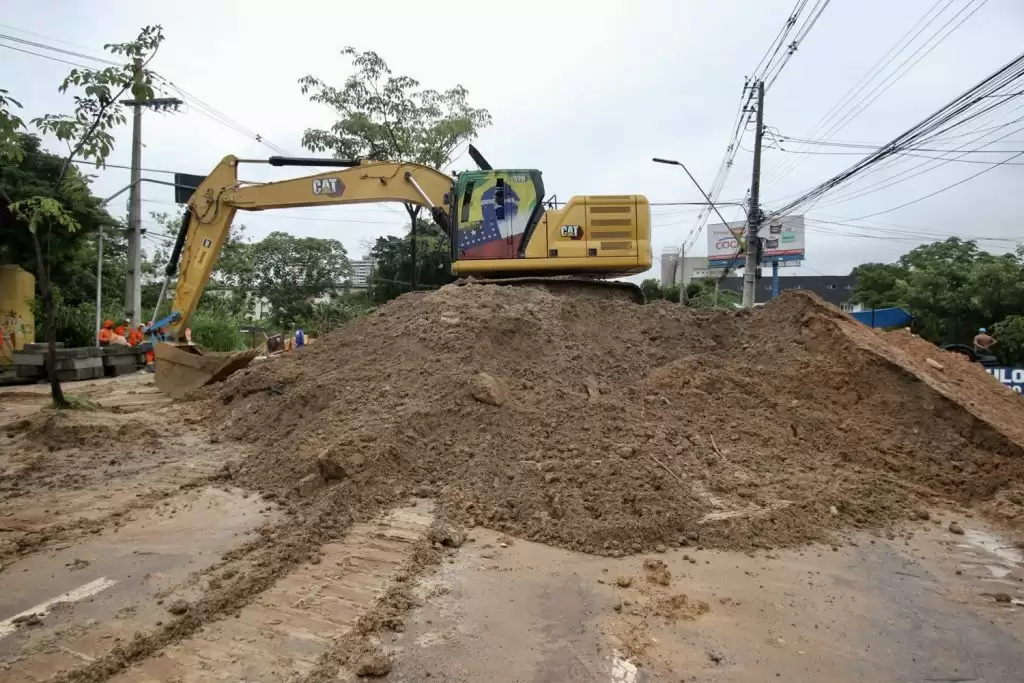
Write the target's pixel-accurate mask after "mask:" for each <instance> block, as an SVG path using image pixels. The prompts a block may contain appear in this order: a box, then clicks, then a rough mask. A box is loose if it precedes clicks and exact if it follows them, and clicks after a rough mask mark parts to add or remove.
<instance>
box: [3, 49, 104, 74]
mask: <svg viewBox="0 0 1024 683" xmlns="http://www.w3.org/2000/svg"><path fill="white" fill-rule="evenodd" d="M0 47H3V48H7V49H8V50H15V51H17V52H23V53H25V54H27V55H32V56H33V57H42V58H43V59H49V60H50V61H53V62H60V63H61V64H70V65H71V66H77V67H79V68H81V69H90V68H92V67H88V66H86V65H84V64H78V63H77V62H69V61H68V60H66V59H61V58H60V57H53V56H51V55H44V54H41V53H39V52H32V51H31V50H24V49H22V48H20V47H14V46H13V45H4V44H3V43H0Z"/></svg>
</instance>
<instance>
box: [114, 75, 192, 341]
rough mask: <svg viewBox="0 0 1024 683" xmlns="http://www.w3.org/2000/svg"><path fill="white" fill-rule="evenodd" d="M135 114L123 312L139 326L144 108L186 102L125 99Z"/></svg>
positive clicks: (138, 78) (173, 106) (138, 79)
mask: <svg viewBox="0 0 1024 683" xmlns="http://www.w3.org/2000/svg"><path fill="white" fill-rule="evenodd" d="M143 77H144V73H143V70H142V60H141V59H136V60H135V84H136V85H139V84H141V83H142V81H143ZM124 103H125V104H126V105H128V106H130V107H133V108H134V109H135V112H134V113H133V114H132V177H131V186H130V187H131V189H130V190H129V193H128V270H127V277H126V280H125V286H124V314H125V317H127V318H129V319H130V320H131V324H132V327H138V326H139V321H140V318H141V315H142V313H141V309H142V188H141V182H140V181H141V180H142V108H143V107H150V108H153V109H159V110H168V109H176V108H177V107H179V106H181V105H182V104H184V102H182V101H181V100H179V99H177V98H176V97H164V98H153V99H148V100H125V101H124Z"/></svg>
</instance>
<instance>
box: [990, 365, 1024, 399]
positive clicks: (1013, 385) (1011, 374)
mask: <svg viewBox="0 0 1024 683" xmlns="http://www.w3.org/2000/svg"><path fill="white" fill-rule="evenodd" d="M985 371H986V372H988V373H989V374H990V375H992V376H993V377H995V378H996V379H997V380H999V381H1000V382H1002V383H1003V386H1005V387H1007V388H1008V389H1013V390H1014V391H1016V392H1017V393H1018V394H1022V393H1024V369H1021V368H1009V367H1000V368H985Z"/></svg>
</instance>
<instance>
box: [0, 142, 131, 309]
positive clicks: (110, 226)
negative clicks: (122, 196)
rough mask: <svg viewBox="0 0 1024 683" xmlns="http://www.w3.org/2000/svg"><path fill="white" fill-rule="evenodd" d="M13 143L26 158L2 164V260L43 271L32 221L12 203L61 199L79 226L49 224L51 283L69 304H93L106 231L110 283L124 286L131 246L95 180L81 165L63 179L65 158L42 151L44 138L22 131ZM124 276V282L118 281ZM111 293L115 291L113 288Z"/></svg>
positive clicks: (106, 277) (45, 233) (107, 284)
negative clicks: (100, 235) (92, 185)
mask: <svg viewBox="0 0 1024 683" xmlns="http://www.w3.org/2000/svg"><path fill="white" fill-rule="evenodd" d="M11 144H12V145H16V146H17V147H18V149H19V151H20V154H21V156H20V160H19V161H12V162H10V163H0V189H2V191H3V192H4V193H5V194H6V196H7V198H8V199H9V201H2V202H0V263H13V264H17V265H19V266H21V267H22V268H24V269H25V270H27V271H29V272H38V268H39V264H38V263H36V253H35V245H34V242H33V240H32V234H31V233H30V232H29V230H28V227H29V226H28V225H27V223H26V222H25V221H24V220H22V219H21V218H19V217H17V216H15V215H14V214H13V213H12V212H11V210H10V205H11V204H16V203H18V202H21V201H24V200H27V199H30V198H32V197H48V198H50V199H54V200H56V201H58V202H59V203H60V204H61V206H62V207H63V209H64V211H65V212H66V213H67V214H69V215H70V216H71V217H72V219H73V220H74V223H75V224H77V226H78V229H77V230H75V231H69V230H67V229H64V228H63V226H61V225H60V224H59V223H57V224H53V225H48V226H46V227H45V229H44V231H43V233H42V238H43V240H44V246H45V252H46V257H47V263H48V264H49V267H48V269H47V270H48V271H49V273H50V279H51V286H52V287H53V289H54V291H55V292H59V293H60V297H61V301H62V303H63V304H64V305H69V306H78V305H80V304H85V303H90V302H92V301H93V300H94V298H95V294H96V233H97V232H98V231H99V230H103V232H104V245H103V252H104V272H103V275H104V278H103V280H104V281H103V285H104V287H123V283H124V270H123V267H124V263H125V256H126V253H127V252H126V248H127V244H126V241H125V236H124V232H123V230H121V229H120V228H122V227H123V226H121V224H120V223H119V222H118V221H115V220H114V219H113V218H111V216H110V214H108V213H107V211H106V210H105V209H104V208H103V207H102V200H100V198H98V197H96V196H94V195H93V194H92V192H91V190H90V189H89V182H88V181H89V179H88V178H87V177H85V176H84V175H82V174H81V173H80V172H79V170H78V168H76V167H71V168H69V169H68V170H67V175H68V177H69V179H72V181H71V182H67V183H59V184H58V183H57V179H58V178H59V176H60V172H61V169H62V168H63V165H64V159H63V157H60V156H57V155H56V154H51V153H49V152H46V151H45V150H43V149H42V147H41V144H40V140H39V137H38V136H35V135H30V134H27V133H16V134H15V135H14V136H13V137H12V138H11ZM118 278H120V281H118ZM108 291H110V290H108Z"/></svg>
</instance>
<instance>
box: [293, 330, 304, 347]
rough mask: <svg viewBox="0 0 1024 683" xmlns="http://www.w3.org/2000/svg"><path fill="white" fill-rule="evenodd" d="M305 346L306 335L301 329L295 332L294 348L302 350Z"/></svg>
mask: <svg viewBox="0 0 1024 683" xmlns="http://www.w3.org/2000/svg"><path fill="white" fill-rule="evenodd" d="M305 345H306V335H305V333H304V332H303V331H302V328H301V327H300V328H299V329H297V330H295V346H296V348H300V349H301V348H302V347H303V346H305Z"/></svg>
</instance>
